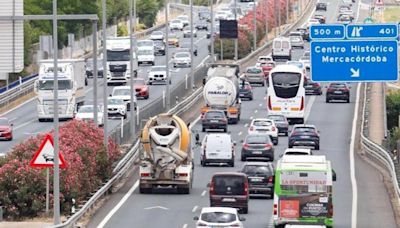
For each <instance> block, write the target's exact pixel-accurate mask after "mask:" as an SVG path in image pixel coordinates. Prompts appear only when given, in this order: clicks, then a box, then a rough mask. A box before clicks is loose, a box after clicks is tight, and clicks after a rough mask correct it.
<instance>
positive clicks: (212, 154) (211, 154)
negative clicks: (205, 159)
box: [208, 153, 218, 157]
mask: <svg viewBox="0 0 400 228" xmlns="http://www.w3.org/2000/svg"><path fill="white" fill-rule="evenodd" d="M217 155H218V154H217V153H209V154H208V156H211V157H214V156H217Z"/></svg>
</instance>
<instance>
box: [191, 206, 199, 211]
mask: <svg viewBox="0 0 400 228" xmlns="http://www.w3.org/2000/svg"><path fill="white" fill-rule="evenodd" d="M197 208H199V206H197V205H196V206H194V207H193V209H192V212H193V213H195V212H196V211H197Z"/></svg>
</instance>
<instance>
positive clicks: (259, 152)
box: [252, 151, 262, 154]
mask: <svg viewBox="0 0 400 228" xmlns="http://www.w3.org/2000/svg"><path fill="white" fill-rule="evenodd" d="M252 154H262V151H253V152H252Z"/></svg>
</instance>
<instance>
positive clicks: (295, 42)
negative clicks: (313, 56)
mask: <svg viewBox="0 0 400 228" xmlns="http://www.w3.org/2000/svg"><path fill="white" fill-rule="evenodd" d="M289 39H290V45H291V46H292V47H297V48H301V49H304V41H303V36H302V35H301V33H300V32H291V33H290V34H289Z"/></svg>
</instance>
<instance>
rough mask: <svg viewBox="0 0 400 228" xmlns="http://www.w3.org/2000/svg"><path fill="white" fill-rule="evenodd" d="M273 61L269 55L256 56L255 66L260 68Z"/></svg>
mask: <svg viewBox="0 0 400 228" xmlns="http://www.w3.org/2000/svg"><path fill="white" fill-rule="evenodd" d="M273 61H274V60H273V59H272V57H271V56H270V55H261V56H258V59H257V63H256V66H261V65H262V64H263V63H269V62H273Z"/></svg>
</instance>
